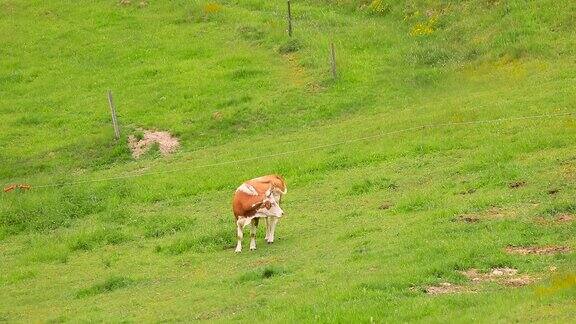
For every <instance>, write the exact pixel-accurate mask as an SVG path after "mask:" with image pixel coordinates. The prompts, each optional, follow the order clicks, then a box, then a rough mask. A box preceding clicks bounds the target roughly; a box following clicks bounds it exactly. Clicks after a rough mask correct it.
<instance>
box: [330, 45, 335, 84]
mask: <svg viewBox="0 0 576 324" xmlns="http://www.w3.org/2000/svg"><path fill="white" fill-rule="evenodd" d="M330 65H331V67H332V77H333V78H334V79H336V52H335V51H334V42H331V43H330Z"/></svg>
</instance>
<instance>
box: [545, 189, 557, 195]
mask: <svg viewBox="0 0 576 324" xmlns="http://www.w3.org/2000/svg"><path fill="white" fill-rule="evenodd" d="M558 192H560V189H558V188H554V189H550V190H548V191H547V193H548V194H549V195H555V194H557V193H558Z"/></svg>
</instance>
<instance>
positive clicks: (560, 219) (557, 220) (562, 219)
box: [536, 213, 576, 225]
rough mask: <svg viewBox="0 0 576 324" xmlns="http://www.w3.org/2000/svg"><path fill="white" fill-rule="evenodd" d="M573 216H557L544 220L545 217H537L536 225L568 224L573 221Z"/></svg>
mask: <svg viewBox="0 0 576 324" xmlns="http://www.w3.org/2000/svg"><path fill="white" fill-rule="evenodd" d="M575 217H576V216H574V214H568V213H566V214H558V215H556V216H555V217H554V218H552V219H550V218H546V217H537V218H536V223H538V224H540V225H548V224H568V223H571V222H573V221H574V218H575Z"/></svg>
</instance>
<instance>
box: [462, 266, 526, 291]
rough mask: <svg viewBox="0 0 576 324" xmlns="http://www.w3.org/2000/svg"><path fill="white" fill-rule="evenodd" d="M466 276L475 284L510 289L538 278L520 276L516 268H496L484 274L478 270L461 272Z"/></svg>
mask: <svg viewBox="0 0 576 324" xmlns="http://www.w3.org/2000/svg"><path fill="white" fill-rule="evenodd" d="M460 273H462V274H463V275H464V276H466V277H467V278H468V279H470V281H472V282H473V283H482V282H487V281H490V282H497V283H499V284H502V285H505V286H510V287H521V286H525V285H528V284H531V283H533V282H534V281H536V278H534V277H532V276H530V275H526V274H525V275H521V276H519V275H518V270H517V269H514V268H494V269H491V270H490V271H489V272H486V273H482V272H479V271H478V270H477V269H468V270H466V271H461V272H460Z"/></svg>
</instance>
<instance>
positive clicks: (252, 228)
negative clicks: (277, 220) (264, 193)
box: [250, 217, 258, 251]
mask: <svg viewBox="0 0 576 324" xmlns="http://www.w3.org/2000/svg"><path fill="white" fill-rule="evenodd" d="M257 229H258V218H257V217H256V218H253V219H252V222H250V250H251V251H253V250H256V230H257Z"/></svg>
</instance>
